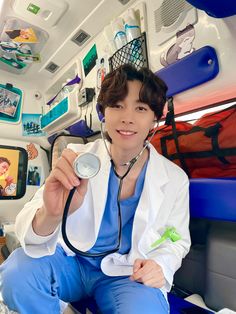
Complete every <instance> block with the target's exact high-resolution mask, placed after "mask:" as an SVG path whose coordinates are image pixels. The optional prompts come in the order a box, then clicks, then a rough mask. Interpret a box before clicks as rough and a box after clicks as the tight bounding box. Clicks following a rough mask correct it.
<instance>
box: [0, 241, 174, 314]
mask: <svg viewBox="0 0 236 314" xmlns="http://www.w3.org/2000/svg"><path fill="white" fill-rule="evenodd" d="M0 278H1V292H2V296H3V300H4V302H5V303H6V304H7V305H8V307H9V308H10V309H11V310H15V311H17V312H19V313H20V314H30V313H34V314H45V313H50V314H59V313H60V302H59V300H60V299H61V300H63V301H65V302H74V301H78V300H80V299H82V298H86V297H88V296H93V297H94V299H95V300H96V303H97V305H98V307H99V309H100V311H101V313H104V314H106V313H107V314H112V313H121V314H143V313H148V314H152V313H153V314H154V313H155V314H157V313H158V314H166V313H168V311H169V306H168V303H167V301H166V299H165V297H164V296H163V294H162V292H161V291H160V290H159V289H155V288H151V287H147V286H145V285H143V284H140V283H137V282H134V281H131V280H130V279H129V277H127V276H125V277H124V276H123V277H119V276H118V277H109V276H106V275H104V274H103V273H102V271H101V270H100V269H98V268H96V267H94V266H93V265H91V264H90V263H89V262H88V261H86V260H85V259H83V258H82V257H78V256H67V255H66V253H65V252H64V250H63V249H62V248H61V247H60V246H58V247H57V250H56V252H55V254H54V255H51V256H45V257H41V258H31V257H29V256H27V255H26V254H25V253H24V251H23V249H22V248H19V249H17V250H15V251H14V252H13V253H12V254H11V255H10V256H9V257H8V259H7V260H6V261H5V262H4V263H3V264H2V265H1V266H0Z"/></svg>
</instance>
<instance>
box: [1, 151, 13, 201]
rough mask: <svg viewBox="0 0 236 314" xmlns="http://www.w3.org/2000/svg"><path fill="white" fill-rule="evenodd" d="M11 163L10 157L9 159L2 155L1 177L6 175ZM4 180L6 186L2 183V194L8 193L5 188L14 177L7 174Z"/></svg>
mask: <svg viewBox="0 0 236 314" xmlns="http://www.w3.org/2000/svg"><path fill="white" fill-rule="evenodd" d="M10 165H11V162H10V160H9V159H7V158H6V157H0V177H1V176H4V175H5V174H6V173H7V171H8V169H9V167H10ZM4 180H5V186H4V187H3V186H2V185H0V196H4V195H7V194H6V192H5V189H6V187H8V186H10V184H11V183H12V182H13V180H14V179H13V178H12V177H11V176H6V177H5V178H4Z"/></svg>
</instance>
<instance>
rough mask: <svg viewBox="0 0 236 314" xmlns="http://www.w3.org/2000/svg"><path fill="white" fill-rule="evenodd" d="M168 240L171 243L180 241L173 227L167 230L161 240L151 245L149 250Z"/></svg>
mask: <svg viewBox="0 0 236 314" xmlns="http://www.w3.org/2000/svg"><path fill="white" fill-rule="evenodd" d="M168 239H169V240H171V241H172V242H176V241H178V240H180V239H181V235H180V234H179V233H178V232H177V231H176V229H175V228H174V227H170V228H167V229H166V231H165V232H164V233H163V235H162V236H161V238H160V239H158V240H156V241H155V242H153V243H152V245H151V248H152V249H156V248H157V247H158V246H159V245H161V244H162V243H163V242H165V241H166V240H168Z"/></svg>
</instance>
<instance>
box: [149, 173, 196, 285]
mask: <svg viewBox="0 0 236 314" xmlns="http://www.w3.org/2000/svg"><path fill="white" fill-rule="evenodd" d="M170 197H171V195H170ZM173 204H174V205H173V209H172V211H171V212H170V215H169V217H168V226H170V227H175V228H176V230H177V231H178V233H179V234H180V235H181V239H180V240H178V241H176V242H171V241H170V240H167V241H165V242H164V243H163V244H162V245H160V246H159V247H158V248H157V249H156V250H154V251H152V252H150V253H149V254H148V255H147V257H148V258H150V259H153V260H155V261H156V263H157V264H159V265H160V266H161V267H162V270H163V273H164V276H165V279H166V285H165V289H166V290H167V291H170V289H171V286H172V283H173V277H174V274H175V272H176V271H177V270H178V269H179V268H180V266H181V264H182V259H183V258H184V257H185V256H186V255H187V253H188V252H189V249H190V245H191V240H190V233H189V181H188V179H187V177H186V178H185V179H184V180H183V181H182V184H180V188H179V191H178V192H177V194H176V199H175V200H174V203H173Z"/></svg>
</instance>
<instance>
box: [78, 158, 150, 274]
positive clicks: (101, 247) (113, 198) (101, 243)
mask: <svg viewBox="0 0 236 314" xmlns="http://www.w3.org/2000/svg"><path fill="white" fill-rule="evenodd" d="M146 169H147V162H146V163H145V165H144V166H143V168H142V171H141V172H140V175H139V177H138V179H137V181H136V185H135V191H134V194H133V195H132V196H130V197H128V198H127V199H124V200H121V201H120V207H121V217H122V237H121V246H120V249H119V253H121V254H126V253H128V252H129V250H130V248H131V236H132V229H133V220H134V214H135V211H136V208H137V206H138V202H139V198H140V195H141V193H142V190H143V185H144V179H145V174H146ZM118 189H119V179H118V178H117V176H116V175H115V172H114V169H113V167H111V170H110V175H109V183H108V194H107V201H106V207H105V211H104V214H103V218H102V223H101V226H100V229H99V233H98V238H97V241H96V243H95V245H94V246H93V247H92V248H91V249H90V250H89V251H88V252H89V253H100V252H106V251H110V250H113V249H115V248H116V247H117V246H118V234H119V232H118V206H117V194H118ZM81 258H84V259H86V260H87V261H89V262H90V263H91V264H93V265H94V266H96V267H98V268H100V264H101V260H102V258H103V257H84V256H81Z"/></svg>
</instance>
